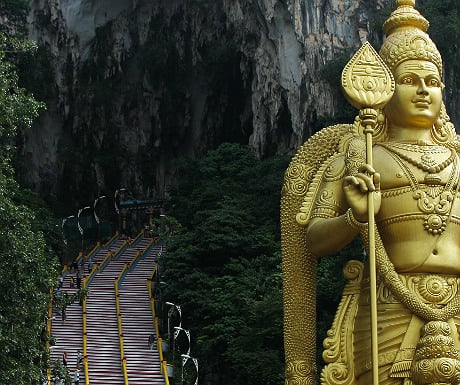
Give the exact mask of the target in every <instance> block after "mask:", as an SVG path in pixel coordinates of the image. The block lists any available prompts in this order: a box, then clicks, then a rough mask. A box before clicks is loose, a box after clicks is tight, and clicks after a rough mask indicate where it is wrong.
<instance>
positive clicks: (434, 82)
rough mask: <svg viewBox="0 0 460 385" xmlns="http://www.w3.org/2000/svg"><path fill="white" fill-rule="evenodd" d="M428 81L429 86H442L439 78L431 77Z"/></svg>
mask: <svg viewBox="0 0 460 385" xmlns="http://www.w3.org/2000/svg"><path fill="white" fill-rule="evenodd" d="M427 83H428V86H430V87H439V86H440V82H439V80H438V79H435V78H433V79H429V80H428V82H427Z"/></svg>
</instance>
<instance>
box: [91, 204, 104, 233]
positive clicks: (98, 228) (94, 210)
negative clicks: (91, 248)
mask: <svg viewBox="0 0 460 385" xmlns="http://www.w3.org/2000/svg"><path fill="white" fill-rule="evenodd" d="M104 198H105V195H101V196H100V197H99V198H96V199H95V200H94V203H93V213H94V220H95V221H96V225H97V241H98V242H100V240H101V227H100V225H99V222H100V220H99V217H98V216H97V213H96V206H97V203H98V202H99V201H100V200H102V199H104Z"/></svg>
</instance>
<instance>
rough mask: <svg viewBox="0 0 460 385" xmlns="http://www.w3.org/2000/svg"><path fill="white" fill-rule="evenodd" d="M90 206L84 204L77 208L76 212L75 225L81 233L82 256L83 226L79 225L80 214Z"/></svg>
mask: <svg viewBox="0 0 460 385" xmlns="http://www.w3.org/2000/svg"><path fill="white" fill-rule="evenodd" d="M90 208H91V207H89V206H85V207H83V208H82V209H80V210H78V214H77V225H78V230H79V231H80V234H81V255H82V256H83V242H84V231H83V227H81V225H80V215H81V213H82V212H83V211H84V210H87V209H90Z"/></svg>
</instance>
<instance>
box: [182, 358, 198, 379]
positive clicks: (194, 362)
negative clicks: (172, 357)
mask: <svg viewBox="0 0 460 385" xmlns="http://www.w3.org/2000/svg"><path fill="white" fill-rule="evenodd" d="M180 356H181V357H182V381H181V383H182V384H183V383H184V366H185V364H186V363H187V361H188V360H192V361H193V364H194V365H195V369H196V378H195V382H194V384H193V385H198V359H196V358H195V357H191V356H190V355H188V354H181V355H180Z"/></svg>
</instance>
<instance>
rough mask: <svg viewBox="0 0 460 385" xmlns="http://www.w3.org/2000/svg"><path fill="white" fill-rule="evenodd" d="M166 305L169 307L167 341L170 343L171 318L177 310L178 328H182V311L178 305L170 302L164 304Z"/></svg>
mask: <svg viewBox="0 0 460 385" xmlns="http://www.w3.org/2000/svg"><path fill="white" fill-rule="evenodd" d="M165 304H166V305H168V306H171V307H170V308H169V310H168V341H169V343H171V318H172V316H173V315H174V311H176V310H177V313H178V314H179V327H181V326H182V311H181V308H180V306H179V305H176V304H174V303H172V302H165Z"/></svg>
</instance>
